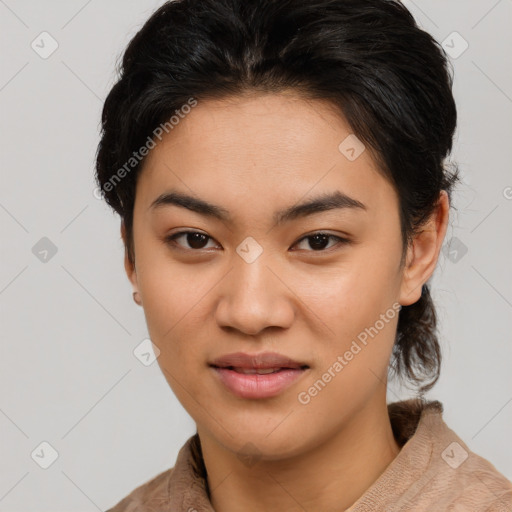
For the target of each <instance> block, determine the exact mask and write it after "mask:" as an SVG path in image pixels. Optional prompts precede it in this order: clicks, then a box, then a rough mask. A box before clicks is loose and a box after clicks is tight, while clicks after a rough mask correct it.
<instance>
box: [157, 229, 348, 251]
mask: <svg viewBox="0 0 512 512" xmlns="http://www.w3.org/2000/svg"><path fill="white" fill-rule="evenodd" d="M196 233H197V234H199V235H203V236H205V237H206V238H207V239H208V241H209V240H214V239H213V238H212V237H211V236H208V235H206V234H205V233H201V232H200V231H180V232H178V233H174V234H173V235H170V236H168V237H165V242H166V243H168V244H169V245H172V246H174V247H175V248H177V249H178V250H183V251H190V252H200V251H205V250H208V249H188V248H184V247H181V246H179V244H178V243H177V242H176V239H177V238H179V237H181V236H184V235H189V234H196ZM316 235H323V236H327V237H329V238H333V239H336V240H338V243H337V244H336V245H334V246H332V247H329V248H328V249H320V250H317V251H315V250H308V251H306V252H313V253H325V252H329V251H330V250H331V249H333V248H335V247H336V246H337V245H348V244H349V243H350V240H348V239H347V238H342V237H340V236H337V235H331V234H330V233H324V232H323V231H315V232H314V233H311V234H309V235H306V236H303V237H302V238H300V239H299V240H298V241H297V242H296V243H295V244H294V246H295V245H297V244H298V243H300V242H302V241H303V240H307V239H308V238H313V237H314V236H316Z"/></svg>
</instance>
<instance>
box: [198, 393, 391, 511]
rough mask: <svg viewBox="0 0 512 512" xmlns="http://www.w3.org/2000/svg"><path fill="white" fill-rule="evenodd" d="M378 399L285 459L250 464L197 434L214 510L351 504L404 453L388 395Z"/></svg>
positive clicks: (342, 507)
mask: <svg viewBox="0 0 512 512" xmlns="http://www.w3.org/2000/svg"><path fill="white" fill-rule="evenodd" d="M379 400H380V401H379V402H378V404H368V405H367V406H366V407H365V408H364V409H363V410H361V411H359V412H358V414H357V416H356V417H354V418H351V421H350V424H349V425H346V426H344V427H343V429H342V430H341V431H339V432H337V433H336V434H335V435H334V436H332V437H330V438H329V439H327V440H325V441H324V442H323V443H321V444H320V445H319V446H317V447H316V448H315V449H314V450H310V451H308V452H307V453H302V454H300V455H298V456H296V457H293V458H290V459H286V460H279V461H267V460H264V459H261V460H259V461H257V463H256V464H254V465H253V466H251V467H247V466H245V465H244V464H242V463H241V462H240V460H239V459H238V458H237V457H236V454H233V453H232V452H230V451H227V450H225V448H223V447H222V446H220V445H219V444H218V443H216V442H215V440H213V439H212V438H211V437H209V436H208V435H204V434H202V433H201V432H199V436H200V439H201V446H202V451H203V458H204V462H205V467H206V470H207V473H208V485H209V489H210V494H211V502H212V505H213V507H214V509H215V510H216V512H235V511H239V510H244V511H248V512H252V511H260V510H269V511H274V510H276V511H277V510H287V511H292V512H295V511H297V512H299V511H301V512H303V511H304V510H322V511H325V512H331V511H332V512H334V511H337V512H339V511H341V510H346V509H347V508H349V507H350V506H351V505H352V504H353V503H354V502H355V501H357V499H358V498H359V497H360V496H362V495H363V494H364V492H365V491H366V490H367V489H368V488H369V487H370V486H371V485H372V484H373V482H375V480H377V478H378V477H379V476H380V474H381V473H382V472H383V471H384V470H385V469H386V467H387V466H388V465H389V463H390V462H391V461H392V460H393V459H394V458H395V457H396V455H397V454H398V453H399V451H400V447H399V445H398V444H397V442H396V441H395V438H394V436H393V432H392V429H391V424H390V421H389V416H388V411H387V406H386V402H385V399H384V400H382V397H379Z"/></svg>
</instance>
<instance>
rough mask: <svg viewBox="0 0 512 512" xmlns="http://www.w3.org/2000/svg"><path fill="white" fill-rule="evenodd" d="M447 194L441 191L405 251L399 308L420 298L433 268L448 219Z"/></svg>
mask: <svg viewBox="0 0 512 512" xmlns="http://www.w3.org/2000/svg"><path fill="white" fill-rule="evenodd" d="M449 207H450V205H449V201H448V194H447V193H446V191H445V190H442V191H441V193H440V195H439V199H438V202H437V206H436V208H435V210H434V212H433V213H432V215H431V216H430V218H429V219H428V221H427V222H426V223H425V225H424V226H423V227H422V228H421V229H420V231H419V233H418V234H417V235H416V236H415V237H414V239H413V241H412V242H411V244H410V245H409V247H408V248H407V257H406V263H405V266H404V270H403V276H402V285H401V289H400V300H399V302H400V304H401V305H402V306H409V305H411V304H414V303H415V302H417V301H418V300H419V299H420V297H421V291H422V286H423V285H424V284H425V283H426V282H427V281H428V280H429V278H430V277H431V276H432V274H433V273H434V270H435V268H436V264H437V260H438V258H439V252H440V250H441V246H442V244H443V240H444V237H445V234H446V229H447V226H448V218H449Z"/></svg>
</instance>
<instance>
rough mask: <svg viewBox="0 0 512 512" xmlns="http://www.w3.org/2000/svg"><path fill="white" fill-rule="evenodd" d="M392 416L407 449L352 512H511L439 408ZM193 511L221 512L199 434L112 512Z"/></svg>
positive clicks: (509, 493) (414, 404) (507, 492)
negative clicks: (172, 462)
mask: <svg viewBox="0 0 512 512" xmlns="http://www.w3.org/2000/svg"><path fill="white" fill-rule="evenodd" d="M388 411H389V417H390V421H391V426H392V428H393V433H394V435H395V438H396V440H397V442H398V444H399V445H400V446H401V447H402V448H401V450H400V452H399V454H398V455H397V456H396V457H395V459H394V460H393V461H392V462H391V463H390V464H389V465H388V466H387V468H386V469H385V470H384V471H383V473H382V474H381V475H380V476H379V478H378V479H377V480H376V481H375V482H374V483H373V484H372V485H371V486H370V487H369V488H368V489H367V491H366V492H365V493H364V494H363V495H362V496H361V497H360V498H359V499H358V500H357V501H356V502H355V503H354V504H353V505H352V506H351V507H350V508H349V509H347V511H346V512H370V511H372V512H374V511H382V512H405V511H408V510H413V511H417V512H423V511H424V512H427V511H428V512H463V511H464V512H512V483H511V482H510V481H509V480H507V479H506V478H505V477H504V476H503V475H502V474H500V473H499V472H498V471H497V470H496V468H495V467H494V466H493V465H492V464H491V463H490V462H488V461H487V460H485V459H483V458H482V457H480V456H478V455H476V454H474V453H472V452H471V451H470V450H469V448H468V447H467V446H466V444H464V442H463V441H462V440H461V439H460V438H459V437H458V436H457V435H456V434H455V433H454V432H453V431H452V430H451V429H449V428H448V426H447V425H446V423H445V422H444V421H443V419H442V412H443V406H442V404H441V403H440V402H437V401H433V402H427V401H425V400H420V399H413V400H406V401H403V402H395V403H393V404H389V405H388ZM191 510H195V511H197V512H214V509H213V507H212V504H211V502H210V499H209V496H208V486H207V481H206V471H205V467H204V463H203V459H202V455H201V446H200V442H199V438H198V436H197V434H196V435H194V436H192V437H191V438H190V439H189V440H188V441H187V442H186V443H185V445H184V446H183V447H182V448H181V450H180V452H179V454H178V458H177V460H176V464H175V466H174V468H171V469H168V470H166V471H164V472H162V473H160V474H158V475H157V476H156V477H154V478H153V479H152V480H149V481H148V482H146V483H145V484H143V485H141V486H139V487H137V488H136V489H135V490H133V491H132V492H131V493H130V494H129V495H128V496H126V497H125V498H124V499H123V500H121V501H120V502H119V503H118V504H117V505H116V506H115V507H114V508H111V509H109V510H108V511H107V512H156V511H172V512H190V511H191ZM340 512H341V511H340Z"/></svg>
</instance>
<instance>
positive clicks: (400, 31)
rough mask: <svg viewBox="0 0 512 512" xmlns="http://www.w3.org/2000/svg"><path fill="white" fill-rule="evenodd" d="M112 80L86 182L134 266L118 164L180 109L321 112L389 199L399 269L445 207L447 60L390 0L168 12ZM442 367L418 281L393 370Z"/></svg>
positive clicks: (451, 122) (427, 377)
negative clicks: (112, 218) (259, 103)
mask: <svg viewBox="0 0 512 512" xmlns="http://www.w3.org/2000/svg"><path fill="white" fill-rule="evenodd" d="M119 75H120V76H119V80H118V81H117V83H116V84H115V85H114V86H113V88H112V90H111V91H110V93H109V94H108V96H107V98H106V100H105V104H104V108H103V113H102V134H101V141H100V143H99V145H98V151H97V161H96V171H97V174H96V178H97V182H98V185H99V187H100V189H101V193H102V195H103V197H104V198H105V200H106V201H107V202H108V204H109V205H110V206H112V208H113V209H114V210H115V211H116V212H117V213H118V214H119V215H120V216H121V217H122V219H123V222H124V225H125V228H126V240H127V247H126V250H127V254H128V256H129V258H130V259H131V260H132V261H134V258H135V254H134V247H133V233H132V226H133V207H134V201H135V191H136V182H137V175H138V173H139V172H140V170H141V169H142V165H143V163H144V159H142V160H141V161H140V162H138V161H137V162H134V165H133V166H132V168H127V167H126V162H127V161H129V160H130V158H131V157H132V156H133V154H134V151H136V150H137V149H138V148H139V147H141V146H143V144H144V143H145V142H146V141H149V140H153V139H154V138H155V128H157V127H158V126H159V125H161V124H163V123H166V122H168V120H169V118H170V117H171V116H172V115H173V113H175V112H177V111H179V110H180V108H181V107H182V106H183V105H186V104H187V103H189V102H190V99H191V98H195V99H196V100H197V101H201V100H204V99H207V98H223V97H229V96H233V95H240V94H243V93H245V92H248V91H249V92H250V91H261V92H277V91H281V90H284V89H293V90H295V91H297V93H298V94H301V95H304V96H305V97H307V98H312V99H322V100H327V101H329V102H330V103H331V104H332V105H333V106H334V107H335V108H337V109H339V112H340V113H342V114H343V116H344V117H345V119H346V120H347V121H348V123H349V125H350V126H351V128H352V130H353V132H354V133H355V134H356V136H357V137H358V138H359V139H360V140H361V141H363V143H364V144H365V146H366V147H367V148H368V149H369V150H370V151H371V152H372V155H373V156H374V158H375V159H376V161H377V163H378V164H379V166H380V171H381V172H382V173H383V175H384V176H385V177H386V178H387V179H388V180H389V181H390V182H391V183H392V184H393V186H394V188H395V190H396V192H397V195H398V198H399V204H400V222H401V232H402V238H403V242H404V244H403V248H404V251H403V255H402V263H403V261H404V256H405V254H406V250H407V246H408V244H409V243H410V241H411V240H412V239H413V237H414V235H415V234H417V233H418V231H419V230H421V228H422V226H423V225H424V223H425V221H426V220H428V218H429V216H430V215H431V214H432V213H433V211H434V209H435V207H436V205H437V200H438V198H439V194H440V191H441V190H445V191H446V192H447V193H448V197H449V198H450V199H451V196H450V192H451V189H452V187H453V185H454V184H455V182H456V181H457V180H458V173H457V168H456V166H455V165H453V166H452V167H451V170H450V169H449V168H448V166H447V165H445V163H444V162H445V158H446V157H447V156H448V154H449V153H450V151H451V147H452V137H453V134H454V131H455V127H456V118H457V114H456V107H455V102H454V99H453V96H452V90H451V89H452V73H451V69H449V63H448V60H447V57H446V54H445V53H444V51H443V49H442V47H441V46H440V45H439V44H438V43H437V42H436V41H435V40H434V39H433V38H432V37H431V36H430V35H429V34H428V33H427V32H425V31H423V30H421V29H420V28H419V27H418V26H417V25H416V23H415V21H414V18H413V17H412V15H411V14H410V13H409V11H408V10H407V9H406V8H405V7H404V6H403V5H402V4H401V3H399V2H398V1H394V0H175V1H171V2H167V3H165V4H164V5H162V6H161V7H160V8H159V9H158V10H157V11H156V12H155V13H154V14H153V15H152V16H151V18H150V19H149V20H147V22H146V23H145V24H144V26H143V27H142V28H141V29H140V30H139V32H138V33H137V34H136V35H135V36H134V38H133V39H132V41H131V42H130V44H129V45H128V47H127V48H126V51H125V53H124V56H123V59H122V64H121V66H120V69H119ZM123 166H124V167H123ZM122 168H124V169H125V172H123V173H120V172H119V171H120V170H121V169H122ZM116 173H117V175H116ZM120 174H122V179H120V178H119V177H120ZM440 363H441V353H440V348H439V343H438V338H437V331H436V314H435V308H434V304H433V302H432V298H431V296H430V291H429V286H428V285H427V284H425V285H423V289H422V294H421V298H420V299H419V300H418V301H417V302H416V303H415V304H412V305H410V306H404V307H402V309H401V311H400V315H399V321H398V328H397V334H396V341H395V345H394V348H393V357H392V362H391V369H392V370H394V372H395V373H396V374H397V375H398V376H400V377H401V376H405V377H407V378H408V379H410V380H411V381H413V382H414V383H415V384H418V385H420V384H423V385H422V386H421V387H420V388H419V389H420V391H421V392H424V391H427V390H428V389H430V388H431V387H432V386H433V384H434V383H435V382H436V380H437V379H438V377H439V369H440Z"/></svg>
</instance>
